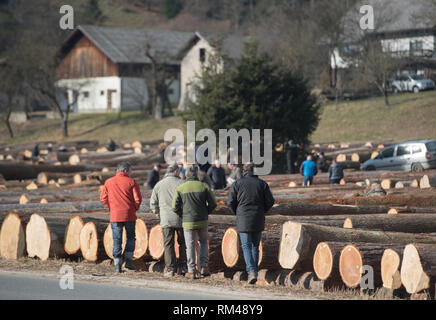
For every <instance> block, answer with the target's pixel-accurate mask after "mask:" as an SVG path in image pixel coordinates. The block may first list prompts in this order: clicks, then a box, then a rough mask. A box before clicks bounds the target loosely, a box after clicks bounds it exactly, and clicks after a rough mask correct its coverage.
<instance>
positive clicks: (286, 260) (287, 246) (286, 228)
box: [279, 221, 308, 269]
mask: <svg viewBox="0 0 436 320" xmlns="http://www.w3.org/2000/svg"><path fill="white" fill-rule="evenodd" d="M306 240H308V235H306V239H305V235H304V232H302V225H301V224H300V223H295V222H292V221H287V222H285V223H284V224H283V225H282V234H281V240H280V250H279V263H280V265H281V266H282V268H284V269H293V268H294V267H295V265H296V264H297V263H298V261H299V259H300V254H301V252H302V251H303V249H305V244H306Z"/></svg>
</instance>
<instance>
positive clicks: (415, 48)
mask: <svg viewBox="0 0 436 320" xmlns="http://www.w3.org/2000/svg"><path fill="white" fill-rule="evenodd" d="M423 49H424V46H423V42H422V40H413V41H410V52H411V53H414V52H419V51H422V50H423Z"/></svg>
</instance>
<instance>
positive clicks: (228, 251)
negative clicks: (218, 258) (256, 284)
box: [221, 227, 245, 270]
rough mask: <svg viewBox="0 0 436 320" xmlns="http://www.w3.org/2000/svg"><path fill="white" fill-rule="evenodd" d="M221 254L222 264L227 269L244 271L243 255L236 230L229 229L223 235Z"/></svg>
mask: <svg viewBox="0 0 436 320" xmlns="http://www.w3.org/2000/svg"><path fill="white" fill-rule="evenodd" d="M221 252H222V256H223V260H224V264H225V265H226V266H227V267H228V268H232V269H236V270H245V260H244V254H243V253H242V248H241V244H240V241H239V235H238V231H237V230H236V228H233V227H230V228H228V229H227V230H226V232H225V233H224V236H223V239H222V246H221Z"/></svg>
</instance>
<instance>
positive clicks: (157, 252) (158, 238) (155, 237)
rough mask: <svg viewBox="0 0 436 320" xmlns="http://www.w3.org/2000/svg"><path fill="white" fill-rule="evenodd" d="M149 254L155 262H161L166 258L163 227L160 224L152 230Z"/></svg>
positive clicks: (149, 239) (149, 238) (149, 240)
mask: <svg viewBox="0 0 436 320" xmlns="http://www.w3.org/2000/svg"><path fill="white" fill-rule="evenodd" d="M148 252H149V254H150V256H151V257H152V258H153V259H155V260H160V259H162V258H163V256H164V252H165V247H164V239H163V234H162V227H161V226H160V224H157V225H155V226H154V227H153V228H151V229H150V235H149V237H148Z"/></svg>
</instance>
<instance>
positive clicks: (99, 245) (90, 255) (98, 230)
mask: <svg viewBox="0 0 436 320" xmlns="http://www.w3.org/2000/svg"><path fill="white" fill-rule="evenodd" d="M105 229H106V226H105V225H104V224H95V223H94V222H88V223H86V224H85V225H84V226H83V228H82V230H81V231H80V237H79V239H80V251H81V252H82V257H83V258H84V259H85V260H86V261H89V262H97V261H100V260H102V259H103V258H104V257H105V256H106V254H105V250H104V245H103V236H104V232H105Z"/></svg>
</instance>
